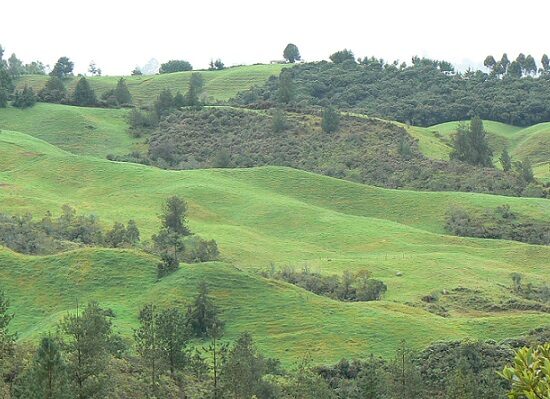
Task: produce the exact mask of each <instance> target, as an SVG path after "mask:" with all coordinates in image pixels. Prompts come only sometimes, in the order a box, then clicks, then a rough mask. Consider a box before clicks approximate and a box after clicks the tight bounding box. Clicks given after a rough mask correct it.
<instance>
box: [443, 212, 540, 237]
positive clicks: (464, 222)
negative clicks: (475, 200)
mask: <svg viewBox="0 0 550 399" xmlns="http://www.w3.org/2000/svg"><path fill="white" fill-rule="evenodd" d="M445 229H446V230H447V231H448V232H449V233H451V234H455V235H458V236H462V237H479V238H496V239H504V240H514V241H521V242H526V243H529V244H538V245H550V225H549V224H548V223H547V222H543V221H539V220H534V219H532V218H529V217H526V216H523V215H518V214H517V213H515V212H513V211H512V210H511V208H510V206H509V205H506V204H505V205H501V206H498V207H497V208H495V209H492V210H486V211H484V212H475V211H474V212H472V211H468V210H465V209H462V208H452V209H450V210H449V211H448V212H447V219H446V224H445Z"/></svg>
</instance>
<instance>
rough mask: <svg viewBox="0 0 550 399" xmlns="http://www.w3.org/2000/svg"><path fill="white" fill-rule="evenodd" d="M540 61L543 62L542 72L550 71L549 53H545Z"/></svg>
mask: <svg viewBox="0 0 550 399" xmlns="http://www.w3.org/2000/svg"><path fill="white" fill-rule="evenodd" d="M540 62H541V64H542V68H541V72H543V73H548V72H550V59H549V58H548V55H546V54H544V55H543V56H542V59H541V61H540Z"/></svg>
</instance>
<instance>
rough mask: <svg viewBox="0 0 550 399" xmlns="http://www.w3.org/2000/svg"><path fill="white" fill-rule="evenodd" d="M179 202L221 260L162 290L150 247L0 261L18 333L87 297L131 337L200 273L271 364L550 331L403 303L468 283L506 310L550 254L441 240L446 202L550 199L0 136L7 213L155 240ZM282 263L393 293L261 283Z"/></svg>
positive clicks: (505, 317) (542, 275) (543, 207)
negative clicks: (177, 167)
mask: <svg viewBox="0 0 550 399" xmlns="http://www.w3.org/2000/svg"><path fill="white" fill-rule="evenodd" d="M173 194H178V195H181V196H183V197H184V198H185V199H186V200H187V201H188V202H189V205H190V224H191V228H192V230H193V231H195V232H196V233H198V234H200V235H202V236H203V237H206V238H213V239H215V240H216V241H217V242H218V244H219V246H220V249H221V252H222V261H223V262H224V263H212V264H202V265H201V264H197V265H190V266H184V267H182V270H180V271H179V272H178V273H176V274H175V275H173V276H171V277H168V278H166V279H163V280H162V281H160V282H156V278H155V265H156V260H155V259H154V258H152V257H150V256H148V255H144V254H142V253H139V252H134V251H115V250H83V251H77V252H70V253H66V254H60V255H56V256H48V257H27V256H22V255H16V254H13V253H12V252H10V251H7V250H2V252H1V256H0V257H1V258H2V260H1V261H0V264H1V265H2V266H1V267H0V278H1V281H2V285H4V286H6V287H7V289H8V292H9V294H10V296H12V297H14V299H13V302H14V307H15V310H16V313H17V315H18V321H17V323H16V326H17V327H18V329H20V331H21V332H22V333H23V336H28V335H33V334H36V333H38V332H43V331H46V330H47V329H50V328H52V323H54V322H55V320H57V319H58V318H59V317H60V316H62V315H63V314H64V312H65V311H66V310H67V309H71V308H73V306H74V303H75V300H76V299H75V298H76V297H79V298H80V300H81V301H84V300H86V299H90V298H96V299H98V300H100V301H101V302H102V303H104V304H105V305H106V306H110V307H112V308H113V309H114V310H115V312H116V313H117V315H118V316H117V319H116V324H117V327H118V328H120V329H121V330H122V331H123V332H125V333H128V332H129V331H130V327H131V326H133V325H135V322H136V318H135V317H136V315H137V309H138V308H139V306H140V305H142V304H143V303H145V302H147V301H150V300H152V299H155V300H159V301H163V302H170V301H182V300H184V299H185V298H189V297H190V296H191V295H192V291H193V290H194V287H195V286H196V282H197V281H198V280H200V279H202V278H205V279H207V280H208V281H210V282H211V284H212V287H213V291H214V294H215V296H216V297H217V298H218V302H219V303H220V305H221V306H222V308H223V310H224V318H225V319H226V320H227V321H228V328H229V331H230V333H231V334H235V333H236V332H238V331H243V330H251V331H252V332H253V333H254V334H255V335H256V336H258V338H259V340H260V344H261V345H262V347H263V348H265V349H266V351H267V352H268V353H270V354H274V355H277V356H279V357H282V358H284V359H286V360H290V359H295V358H296V357H297V356H298V355H299V354H300V353H301V352H303V351H306V350H307V349H308V348H309V349H311V348H313V352H315V358H316V359H318V360H322V361H325V360H330V361H332V360H336V359H337V358H339V357H341V356H361V355H364V354H366V353H368V352H370V351H376V352H380V353H382V354H386V355H387V354H389V353H390V352H391V350H392V349H394V348H395V347H396V345H397V343H398V342H399V340H400V339H402V338H407V340H409V341H411V343H413V344H414V345H415V346H419V345H424V344H426V343H428V342H430V341H432V340H437V339H447V338H457V337H465V336H471V337H483V338H488V337H495V338H504V337H507V336H512V335H516V334H518V333H520V332H522V331H524V330H527V329H529V328H531V327H534V326H537V325H542V324H545V323H548V322H550V316H548V315H545V314H542V313H536V312H520V311H517V310H509V311H503V312H500V313H498V314H495V313H488V312H479V311H468V310H466V311H461V312H458V311H457V312H454V313H453V314H452V317H450V318H442V317H439V316H436V315H433V314H431V313H427V312H425V311H424V310H422V309H420V308H413V307H410V306H406V305H404V304H405V303H412V304H421V301H420V298H421V297H422V296H424V295H427V294H429V293H430V292H432V291H434V290H443V289H449V290H451V289H453V288H457V287H468V288H471V289H477V290H480V292H482V293H483V295H485V296H486V297H488V298H493V299H494V301H498V300H499V298H501V297H502V296H503V295H504V294H505V293H506V292H508V288H507V287H509V286H510V277H509V275H510V273H511V272H521V273H523V275H524V279H525V280H526V281H532V282H535V283H540V282H543V281H545V279H547V276H548V269H549V264H548V259H550V248H548V247H542V246H533V245H525V244H520V243H515V242H507V241H499V240H479V239H464V238H458V237H451V236H446V235H442V234H440V233H441V232H442V223H443V217H444V212H445V210H446V208H447V206H449V205H450V204H461V205H462V206H465V207H482V208H483V207H491V208H492V207H495V206H497V205H502V204H510V206H511V208H512V209H513V210H515V211H517V212H520V213H525V214H529V215H531V216H533V217H536V218H538V219H541V220H549V219H550V209H549V206H550V205H549V203H548V201H546V200H537V199H522V198H506V197H499V196H490V195H479V194H456V193H418V192H412V191H395V190H385V189H380V188H373V187H369V186H365V185H360V184H354V183H349V182H345V181H341V180H337V179H332V178H329V177H323V176H319V175H315V174H311V173H306V172H300V171H296V170H292V169H288V168H275V167H265V168H255V169H241V170H227V169H226V170H215V169H212V170H196V171H185V172H181V171H164V170H159V169H154V168H149V167H145V166H141V165H134V164H123V163H114V162H109V161H105V160H101V159H97V158H91V157H82V156H75V155H72V154H69V153H67V152H65V151H62V150H59V149H57V148H56V147H54V146H51V145H49V144H47V143H45V142H44V141H41V140H38V139H35V138H32V137H30V136H28V135H25V134H20V133H15V132H7V131H2V133H0V206H1V207H2V211H3V212H6V213H24V212H32V213H33V214H34V215H36V216H40V215H41V214H43V213H44V212H46V211H47V210H52V211H54V212H58V210H59V208H60V207H61V205H62V204H64V203H69V204H71V205H72V206H74V207H75V208H77V209H78V210H79V211H81V212H84V213H90V212H93V213H95V214H97V215H98V216H99V217H100V218H101V219H102V220H103V222H104V223H110V222H112V221H115V220H116V221H125V220H128V219H130V218H134V219H136V221H137V223H138V226H139V227H140V229H141V231H142V237H143V238H148V237H149V236H150V234H151V233H153V232H154V231H155V230H156V229H157V228H158V219H157V214H158V213H159V211H160V206H161V203H162V201H163V200H164V199H165V198H166V197H167V196H169V195H173ZM271 262H274V263H275V264H277V265H281V266H282V265H294V266H296V267H301V266H303V265H305V264H307V265H309V267H310V268H312V269H313V270H319V271H321V272H322V273H332V272H338V273H340V272H342V271H343V270H346V269H349V270H359V269H364V268H366V269H369V270H371V271H372V272H373V274H374V276H375V277H376V278H379V279H381V280H383V281H384V282H385V283H386V284H387V286H388V292H387V295H386V297H385V300H384V301H381V302H376V303H362V304H358V303H354V304H351V303H340V302H335V301H332V300H329V299H327V298H321V297H317V296H315V295H312V294H310V293H307V292H305V291H303V290H301V289H298V288H296V287H292V286H289V285H287V284H282V283H275V282H271V281H268V280H265V279H263V278H260V277H258V276H257V275H256V274H255V273H254V271H255V270H257V269H264V268H267V267H268V266H269V264H270V263H271ZM229 264H232V265H235V266H237V267H238V268H239V269H241V270H243V271H242V272H241V271H238V270H237V269H235V268H234V267H232V266H229ZM398 271H399V272H401V273H400V274H401V275H400V276H398V275H396V273H397V272H398ZM287 351H288V352H287Z"/></svg>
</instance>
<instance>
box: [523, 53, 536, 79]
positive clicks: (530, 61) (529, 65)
mask: <svg viewBox="0 0 550 399" xmlns="http://www.w3.org/2000/svg"><path fill="white" fill-rule="evenodd" d="M524 69H525V73H526V74H528V75H534V74H536V73H537V63H536V62H535V59H534V58H533V56H532V55H531V54H529V55H528V56H527V57H525V67H524Z"/></svg>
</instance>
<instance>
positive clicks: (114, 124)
mask: <svg viewBox="0 0 550 399" xmlns="http://www.w3.org/2000/svg"><path fill="white" fill-rule="evenodd" d="M0 129H5V130H16V131H21V132H25V133H27V134H30V135H32V136H34V137H37V138H39V139H42V140H44V141H47V142H48V143H51V144H53V145H56V146H58V147H59V148H62V149H64V150H67V151H69V152H72V153H74V154H82V155H95V156H98V157H101V158H105V156H107V155H108V154H116V155H123V154H128V153H129V152H131V151H133V150H137V149H140V148H142V147H143V144H141V143H142V142H143V139H133V138H132V137H131V136H130V135H129V134H128V110H125V109H103V108H83V107H72V106H67V105H59V104H47V103H38V104H36V105H35V106H34V107H32V108H27V109H23V110H21V109H18V108H14V107H7V108H0Z"/></svg>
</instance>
